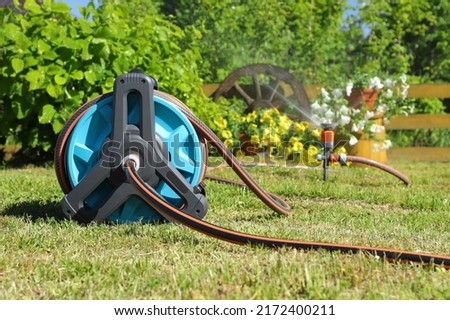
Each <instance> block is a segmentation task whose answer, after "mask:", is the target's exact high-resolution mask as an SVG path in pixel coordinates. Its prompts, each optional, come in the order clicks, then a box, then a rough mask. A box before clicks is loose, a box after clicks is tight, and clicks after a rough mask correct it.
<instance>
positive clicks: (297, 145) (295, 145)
mask: <svg viewBox="0 0 450 320" xmlns="http://www.w3.org/2000/svg"><path fill="white" fill-rule="evenodd" d="M302 150H303V143H301V142H298V141H297V142H295V143H293V144H292V151H293V152H300V151H302Z"/></svg>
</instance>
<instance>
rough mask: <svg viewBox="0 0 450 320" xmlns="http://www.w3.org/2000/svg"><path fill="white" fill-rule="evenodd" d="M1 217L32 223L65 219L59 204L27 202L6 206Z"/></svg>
mask: <svg viewBox="0 0 450 320" xmlns="http://www.w3.org/2000/svg"><path fill="white" fill-rule="evenodd" d="M0 215H2V216H10V217H19V218H21V217H23V218H27V219H29V220H30V221H32V222H36V221H37V220H42V219H43V220H50V219H52V220H56V221H63V220H66V219H67V218H66V217H65V216H64V214H63V213H62V211H61V205H60V203H59V202H46V203H43V202H41V201H27V202H21V203H17V204H13V205H10V206H7V207H6V208H5V209H3V210H2V211H1V212H0Z"/></svg>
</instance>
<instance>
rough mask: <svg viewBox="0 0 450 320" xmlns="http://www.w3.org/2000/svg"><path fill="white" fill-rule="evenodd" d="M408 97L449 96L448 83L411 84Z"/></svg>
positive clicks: (449, 86)
mask: <svg viewBox="0 0 450 320" xmlns="http://www.w3.org/2000/svg"><path fill="white" fill-rule="evenodd" d="M408 98H450V83H422V84H412V85H411V86H410V88H409V90H408Z"/></svg>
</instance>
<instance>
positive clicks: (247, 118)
mask: <svg viewBox="0 0 450 320" xmlns="http://www.w3.org/2000/svg"><path fill="white" fill-rule="evenodd" d="M257 117H258V115H257V114H256V112H255V111H252V112H250V113H248V114H247V115H246V116H245V117H244V121H245V122H254V121H255V120H256V118H257Z"/></svg>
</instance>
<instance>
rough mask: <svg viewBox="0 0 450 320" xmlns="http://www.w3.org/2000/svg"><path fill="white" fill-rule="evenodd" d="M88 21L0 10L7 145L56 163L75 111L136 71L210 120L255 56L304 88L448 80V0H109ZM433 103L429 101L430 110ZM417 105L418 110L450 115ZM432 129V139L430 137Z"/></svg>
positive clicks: (32, 5)
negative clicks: (211, 96) (217, 93)
mask: <svg viewBox="0 0 450 320" xmlns="http://www.w3.org/2000/svg"><path fill="white" fill-rule="evenodd" d="M98 3H99V6H98V7H95V6H94V3H93V2H92V1H91V2H90V3H89V5H88V6H87V7H86V8H84V9H82V10H81V17H78V18H75V17H73V16H72V15H71V14H70V8H69V7H68V6H67V5H65V4H63V3H55V2H54V1H53V0H43V1H42V5H38V4H36V2H35V1H34V0H27V1H25V3H24V6H23V7H22V8H21V9H15V10H10V9H5V8H2V9H0V106H1V109H2V111H0V145H4V144H21V145H22V150H23V152H24V155H26V157H27V159H29V160H30V161H33V160H37V159H49V158H51V154H52V149H53V145H54V142H55V138H56V135H57V134H58V132H59V131H60V130H61V127H62V126H63V124H64V123H65V122H66V120H67V119H68V117H69V116H70V114H71V113H72V112H73V111H74V110H75V109H76V108H77V107H79V106H80V105H82V104H83V103H84V102H86V101H87V100H89V99H91V98H92V97H94V96H96V95H99V94H102V93H104V92H107V91H111V89H112V85H113V80H114V78H115V77H116V76H117V75H118V74H121V73H124V72H127V71H129V70H130V69H133V68H136V67H139V68H141V69H143V70H144V71H145V72H147V73H149V74H151V75H153V76H155V78H157V79H158V81H159V84H160V87H161V89H162V90H164V91H167V92H169V93H171V94H173V95H174V96H176V97H178V98H179V99H181V100H182V101H183V102H185V103H186V104H187V105H188V106H189V107H190V108H191V109H192V110H193V111H194V112H195V113H196V114H197V115H198V116H200V118H201V119H202V120H204V121H206V122H207V124H208V125H210V126H212V127H213V128H215V125H214V123H213V121H211V119H212V118H213V117H211V116H216V115H221V114H223V112H224V110H225V109H226V106H217V105H216V104H215V103H212V102H211V101H210V100H208V99H207V98H206V97H205V96H204V95H203V92H202V90H201V86H202V84H203V83H219V82H221V81H222V80H223V79H224V78H225V77H226V76H227V75H228V74H230V73H231V72H232V71H233V70H235V69H237V68H240V67H242V66H244V65H246V64H249V63H256V62H258V63H270V64H274V65H277V66H282V67H284V68H286V69H288V70H289V71H290V72H292V73H293V74H294V75H295V77H296V78H297V79H298V80H299V81H300V82H304V83H322V84H332V83H334V82H338V81H342V80H341V79H342V78H349V77H351V75H353V74H355V73H358V72H370V73H372V74H377V75H383V74H388V75H392V76H395V75H399V74H401V73H406V74H408V75H409V76H410V77H411V79H413V80H414V81H413V83H420V82H448V81H450V50H449V43H448V38H449V32H450V31H449V30H450V28H449V24H450V22H449V21H448V19H446V17H448V16H449V14H450V3H449V2H448V1H447V0H378V1H374V0H367V1H362V0H359V1H358V3H359V5H358V8H356V9H355V8H354V9H353V10H350V11H349V9H351V8H350V6H349V5H348V3H347V2H346V1H344V0H338V1H331V0H283V1H278V0H262V1H251V0H224V1H215V0H193V1H190V0H167V1H163V0H130V1H124V0H103V1H98ZM430 106H432V107H430ZM449 106H450V104H449V103H448V101H442V100H433V101H431V102H430V101H423V102H421V101H419V104H418V107H417V112H430V111H431V112H434V113H439V112H444V111H445V110H446V108H447V111H449ZM425 135H427V134H426V133H425Z"/></svg>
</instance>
